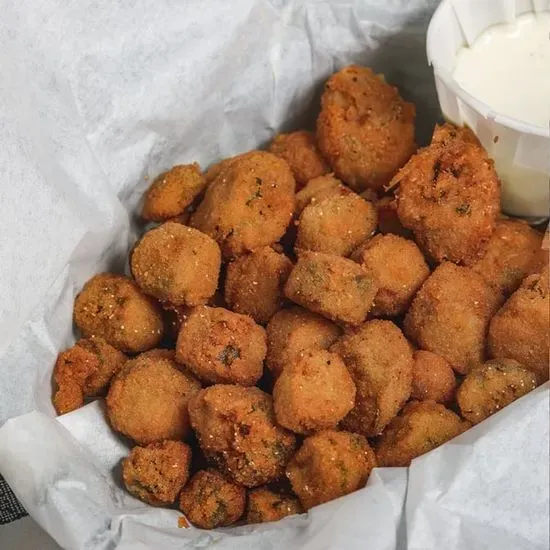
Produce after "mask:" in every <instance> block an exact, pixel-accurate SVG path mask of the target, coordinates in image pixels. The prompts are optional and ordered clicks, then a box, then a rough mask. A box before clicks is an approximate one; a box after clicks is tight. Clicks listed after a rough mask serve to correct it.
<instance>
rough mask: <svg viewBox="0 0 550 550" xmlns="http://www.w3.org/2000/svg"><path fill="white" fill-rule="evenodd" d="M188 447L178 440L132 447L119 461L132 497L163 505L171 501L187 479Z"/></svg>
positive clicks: (125, 483)
mask: <svg viewBox="0 0 550 550" xmlns="http://www.w3.org/2000/svg"><path fill="white" fill-rule="evenodd" d="M190 465H191V447H189V445H186V444H185V443H182V442H181V441H172V440H166V441H157V442H155V443H150V444H149V445H147V446H146V447H134V448H133V449H132V451H131V452H130V454H129V455H128V456H127V457H126V458H125V459H124V460H123V461H122V479H123V481H124V486H125V487H126V489H127V490H128V491H129V492H130V493H131V494H132V495H134V496H135V497H136V498H139V499H140V500H143V501H144V502H147V503H148V504H152V505H153V506H163V505H169V504H172V503H173V502H174V501H175V500H176V497H177V496H178V494H179V492H180V491H181V488H182V487H183V486H184V485H185V484H186V483H187V479H188V478H189V467H190Z"/></svg>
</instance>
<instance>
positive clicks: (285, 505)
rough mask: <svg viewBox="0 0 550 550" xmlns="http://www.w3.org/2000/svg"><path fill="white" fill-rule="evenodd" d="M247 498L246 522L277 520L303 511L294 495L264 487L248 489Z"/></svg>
mask: <svg viewBox="0 0 550 550" xmlns="http://www.w3.org/2000/svg"><path fill="white" fill-rule="evenodd" d="M247 500H248V502H247V505H246V523H265V522H269V521H278V520H280V519H283V518H286V517H287V516H293V515H295V514H301V513H302V512H303V509H302V506H301V504H300V501H299V500H298V499H297V498H296V497H293V496H290V495H285V494H281V493H276V492H274V491H271V490H269V489H266V488H264V487H261V488H259V489H254V490H253V491H249V493H248V499H247Z"/></svg>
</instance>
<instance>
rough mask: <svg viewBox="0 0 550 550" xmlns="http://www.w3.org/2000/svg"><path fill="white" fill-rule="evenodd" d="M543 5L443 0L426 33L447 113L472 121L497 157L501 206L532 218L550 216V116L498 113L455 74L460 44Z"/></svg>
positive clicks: (540, 0)
mask: <svg viewBox="0 0 550 550" xmlns="http://www.w3.org/2000/svg"><path fill="white" fill-rule="evenodd" d="M543 11H550V0H443V1H442V2H441V4H440V5H439V7H438V8H437V10H436V11H435V13H434V15H433V17H432V19H431V21H430V25H429V27H428V35H427V54H428V61H429V63H430V65H431V66H432V68H433V71H434V77H435V85H436V89H437V95H438V98H439V105H440V107H441V111H442V112H443V116H444V117H445V118H446V119H447V120H449V121H451V122H453V123H455V124H457V125H467V126H469V127H470V128H471V129H472V130H473V131H474V132H475V134H476V135H477V137H478V138H479V140H480V141H481V143H482V144H483V146H484V147H485V149H487V152H488V153H489V155H490V156H491V157H492V158H493V159H494V160H495V166H496V170H497V172H498V175H499V177H500V179H501V181H502V195H501V197H502V199H501V200H502V210H503V212H504V213H505V214H508V215H510V216H515V217H519V218H523V219H526V220H528V221H531V222H533V223H536V222H540V221H541V220H545V219H548V217H549V216H550V121H549V125H548V127H547V128H541V127H540V126H534V125H532V124H527V123H525V122H522V121H519V120H517V119H514V118H512V117H508V116H505V115H502V114H500V113H497V112H495V111H494V110H493V109H492V108H491V107H490V106H489V105H487V104H485V103H483V102H482V101H480V100H479V99H477V98H475V97H473V96H471V95H470V94H469V93H468V92H466V91H465V90H464V89H463V88H462V87H461V86H460V85H459V84H458V83H457V82H456V81H455V80H454V78H453V76H452V75H453V72H454V67H455V60H456V54H457V53H458V51H459V49H460V48H461V47H463V46H469V45H471V44H472V43H473V42H474V41H475V40H476V38H477V37H478V36H479V35H480V34H481V33H482V32H483V31H485V30H486V29H488V28H489V27H492V26H493V25H498V24H502V23H511V22H513V21H514V20H515V18H516V17H518V16H520V15H523V14H527V13H533V12H535V13H538V12H543ZM549 70H550V68H549ZM518 78H521V75H519V74H518ZM503 93H506V91H505V90H503ZM548 100H549V101H550V98H549V99H548Z"/></svg>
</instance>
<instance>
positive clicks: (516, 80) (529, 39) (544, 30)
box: [453, 12, 550, 128]
mask: <svg viewBox="0 0 550 550" xmlns="http://www.w3.org/2000/svg"><path fill="white" fill-rule="evenodd" d="M453 76H454V78H455V80H456V81H457V82H458V84H460V85H461V86H462V88H464V90H465V91H466V92H468V93H469V94H470V95H472V96H473V97H475V98H476V99H479V100H480V101H482V102H483V103H486V104H487V105H488V106H489V107H490V108H491V109H493V110H494V111H496V112H498V113H499V114H502V115H507V116H510V117H513V118H516V119H518V120H521V121H523V122H527V123H530V124H535V125H537V126H544V127H545V128H548V124H549V122H550V13H549V12H543V13H539V14H536V15H535V14H528V15H522V16H520V17H518V18H517V20H516V21H515V22H514V23H511V24H506V25H495V26H494V27H490V28H489V29H487V30H486V31H485V32H483V33H482V34H481V35H480V36H479V37H478V38H477V40H476V41H475V42H474V44H472V45H471V46H470V47H464V48H461V49H460V51H459V52H458V54H457V58H456V64H455V70H454V74H453Z"/></svg>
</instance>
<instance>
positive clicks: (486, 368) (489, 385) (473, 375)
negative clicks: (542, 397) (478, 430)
mask: <svg viewBox="0 0 550 550" xmlns="http://www.w3.org/2000/svg"><path fill="white" fill-rule="evenodd" d="M536 387H537V378H536V375H535V374H534V373H533V372H531V371H530V370H527V369H526V368H524V367H522V366H521V365H520V364H519V363H518V362H517V361H514V360H513V359H492V360H491V361H487V362H486V363H484V364H483V365H479V366H478V367H476V368H474V369H472V371H471V372H470V373H469V374H468V375H467V376H466V378H464V380H463V382H462V384H461V385H460V387H459V388H458V391H457V393H456V401H457V403H458V406H459V407H460V414H461V415H462V416H463V417H464V418H465V419H466V420H469V421H470V422H471V423H472V424H479V422H482V421H483V420H485V419H486V418H488V417H489V416H491V415H492V414H495V413H496V412H498V411H499V410H500V409H502V408H504V407H506V406H507V405H509V404H510V403H512V402H513V401H515V400H516V399H519V398H520V397H522V396H524V395H525V394H526V393H529V392H530V391H531V390H534V389H535V388H536Z"/></svg>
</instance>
